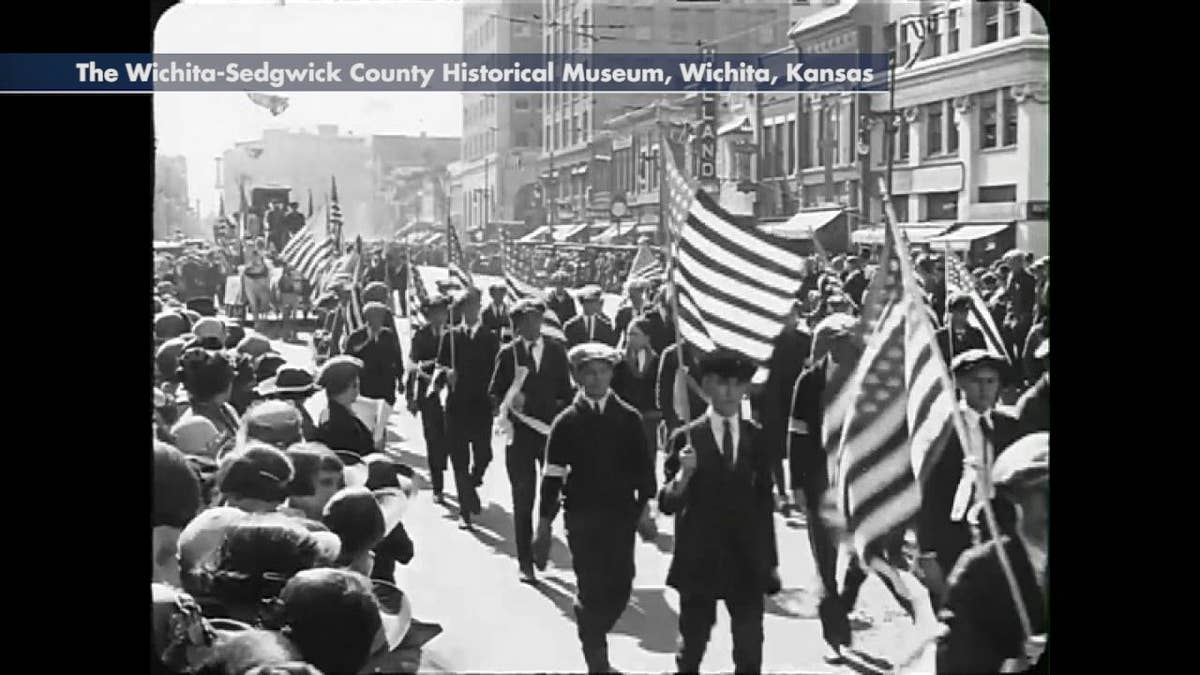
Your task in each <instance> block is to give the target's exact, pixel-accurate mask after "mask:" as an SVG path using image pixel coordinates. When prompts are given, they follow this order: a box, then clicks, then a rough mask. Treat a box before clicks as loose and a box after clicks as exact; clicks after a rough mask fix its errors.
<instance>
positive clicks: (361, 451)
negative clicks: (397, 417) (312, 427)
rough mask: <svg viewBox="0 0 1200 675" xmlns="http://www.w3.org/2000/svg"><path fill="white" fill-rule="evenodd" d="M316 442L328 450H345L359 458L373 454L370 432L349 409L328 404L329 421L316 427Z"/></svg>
mask: <svg viewBox="0 0 1200 675" xmlns="http://www.w3.org/2000/svg"><path fill="white" fill-rule="evenodd" d="M316 440H317V442H319V443H324V444H325V445H328V446H329V449H330V450H345V451H347V452H353V453H355V454H357V455H359V456H363V455H369V454H371V453H372V452H375V437H374V436H372V435H371V430H370V429H368V428H367V425H365V424H363V422H362V420H360V419H358V416H357V415H355V414H354V412H353V411H351V410H350V409H348V408H346V407H344V406H342V405H341V404H340V403H336V402H334V401H330V402H329V419H327V420H325V421H324V422H322V423H321V425H320V426H318V427H317V434H316Z"/></svg>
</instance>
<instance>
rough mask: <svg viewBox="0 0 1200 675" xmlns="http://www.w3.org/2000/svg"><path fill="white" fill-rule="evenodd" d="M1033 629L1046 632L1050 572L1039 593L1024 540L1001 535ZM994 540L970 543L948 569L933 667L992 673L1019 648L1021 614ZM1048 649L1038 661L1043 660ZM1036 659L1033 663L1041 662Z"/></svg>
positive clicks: (944, 670)
mask: <svg viewBox="0 0 1200 675" xmlns="http://www.w3.org/2000/svg"><path fill="white" fill-rule="evenodd" d="M1001 541H1002V542H1003V545H1004V552H1005V553H1007V554H1008V560H1009V562H1010V564H1011V565H1012V571H1013V576H1014V577H1016V580H1017V588H1018V589H1020V593H1021V598H1022V600H1023V601H1024V603H1025V610H1026V611H1027V612H1029V624H1030V629H1031V630H1032V631H1033V633H1034V634H1038V635H1048V634H1049V632H1050V610H1049V604H1048V602H1047V598H1048V597H1049V593H1048V591H1049V573H1048V570H1047V582H1046V585H1047V589H1046V591H1047V592H1045V593H1043V591H1042V589H1041V588H1040V587H1039V586H1038V584H1037V579H1036V577H1035V576H1034V571H1033V566H1032V565H1031V564H1030V562H1029V555H1028V553H1027V552H1026V551H1025V546H1024V545H1023V544H1022V543H1021V542H1020V540H1019V539H1016V538H1015V537H1011V536H1006V537H1002V538H1001ZM996 546H997V544H996V542H994V541H992V542H988V543H986V544H981V545H979V546H975V547H973V548H971V549H970V550H968V551H966V552H965V553H963V554H962V557H961V558H960V559H959V561H958V565H957V566H955V568H954V571H953V572H952V573H951V574H950V578H949V585H950V592H949V594H948V596H947V598H946V605H945V607H944V608H943V609H942V611H941V612H940V615H939V618H940V619H941V620H942V622H943V623H945V624H946V627H947V628H948V629H949V630H948V631H947V632H946V633H945V634H943V635H942V637H941V638H940V639H939V640H938V646H937V672H938V673H955V674H956V675H957V674H959V673H964V674H969V673H996V672H999V671H1000V667H1001V665H1002V664H1003V663H1004V661H1005V660H1007V659H1010V658H1017V657H1020V656H1021V655H1022V654H1023V652H1024V638H1023V637H1022V634H1021V620H1020V618H1018V616H1017V609H1016V606H1015V605H1014V603H1013V600H1012V595H1011V591H1009V586H1008V582H1007V581H1006V580H1005V576H1004V571H1003V569H1002V568H1001V567H1000V559H999V556H998V555H997V554H996V550H995V549H996ZM1048 652H1049V648H1048V647H1047V651H1046V652H1043V654H1042V661H1048V658H1047V656H1048ZM1042 661H1039V663H1038V666H1039V667H1040V666H1041V665H1042Z"/></svg>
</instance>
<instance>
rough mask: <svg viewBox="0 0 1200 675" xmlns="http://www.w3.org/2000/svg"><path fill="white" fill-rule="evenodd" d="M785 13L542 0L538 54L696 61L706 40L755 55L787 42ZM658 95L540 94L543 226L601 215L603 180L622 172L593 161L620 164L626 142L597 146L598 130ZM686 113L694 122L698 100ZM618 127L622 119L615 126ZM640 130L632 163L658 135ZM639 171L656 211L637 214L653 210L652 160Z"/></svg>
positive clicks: (744, 1)
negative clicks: (666, 56)
mask: <svg viewBox="0 0 1200 675" xmlns="http://www.w3.org/2000/svg"><path fill="white" fill-rule="evenodd" d="M788 11H789V6H788V5H787V4H786V3H783V2H755V1H753V0H723V1H722V2H719V3H664V2H658V1H656V0H640V1H628V2H612V1H607V2H605V1H601V0H542V3H541V13H540V16H541V17H543V19H544V21H545V24H544V29H543V35H542V49H541V51H542V53H544V54H547V55H549V56H551V57H554V56H560V57H561V56H564V55H565V56H570V55H577V56H596V55H602V54H647V53H648V54H654V53H682V54H694V53H697V52H698V50H699V46H700V44H701V43H703V44H705V45H709V46H711V47H713V48H715V49H716V50H718V51H720V52H724V53H749V54H757V53H762V52H765V51H769V50H770V49H771V48H772V47H773V46H775V45H778V44H781V43H782V42H783V41H784V40H785V37H784V36H785V34H786V32H787V28H788ZM659 98H660V96H659V95H656V94H626V93H622V94H604V93H599V94H597V93H595V92H592V91H590V89H589V88H588V86H587V85H586V84H580V85H579V86H577V87H574V88H571V89H561V90H549V91H545V92H543V94H542V110H543V114H542V130H541V136H542V155H541V160H542V167H543V171H542V173H541V179H542V182H543V191H544V193H545V194H547V195H548V196H549V200H548V203H549V204H553V205H555V206H556V207H557V208H551V209H549V214H548V215H549V216H550V218H549V220H551V221H552V222H553V223H566V222H572V221H583V220H588V219H592V218H595V217H596V215H597V214H600V213H603V212H605V211H607V210H608V208H607V205H608V204H610V203H611V200H612V195H611V194H609V193H608V186H607V185H606V183H607V177H608V175H612V176H617V175H620V174H619V173H618V172H619V169H617V168H616V165H614V166H613V167H612V168H611V169H610V171H608V172H604V171H596V170H595V169H594V168H593V167H595V166H596V162H597V161H599V162H607V161H609V160H606V159H597V158H605V157H613V158H614V161H619V160H617V159H616V158H617V157H618V156H619V153H621V152H622V151H624V150H628V149H629V148H630V147H631V146H630V145H627V144H626V140H625V138H624V137H623V133H624V132H621V133H616V134H614V136H613V138H612V141H611V142H605V141H601V142H596V141H597V132H598V130H601V129H603V128H605V126H604V125H605V123H606V122H607V121H608V120H610V119H612V118H615V117H617V118H619V117H621V116H622V115H624V114H625V113H628V112H630V111H631V110H639V109H643V108H645V107H646V106H649V105H651V104H652V103H653V102H654V101H655V100H657V99H659ZM675 98H676V99H680V98H683V97H682V96H677V97H675ZM692 106H693V109H694V110H695V112H694V115H695V116H697V117H698V116H699V105H698V101H696V102H695V103H693V104H692ZM628 121H629V120H627V122H628ZM624 125H625V122H621V123H618V125H617V127H618V128H620V127H623V126H624ZM640 133H642V135H643V140H644V141H645V142H646V144H645V145H642V146H639V150H638V154H639V156H640V153H641V152H642V150H643V149H644V150H645V151H646V152H647V153H648V154H652V153H653V152H654V148H655V147H657V140H656V139H655V140H652V139H651V136H652V135H653V134H655V133H656V132H654V131H652V130H646V129H643V130H642V131H641V132H640ZM625 154H626V155H629V154H630V153H628V152H627V153H625ZM626 161H627V160H626ZM639 161H640V160H639ZM635 164H636V162H635ZM644 170H645V171H647V172H649V175H648V176H647V178H646V180H647V181H648V183H649V186H648V189H647V190H646V193H647V194H648V195H649V194H653V195H654V196H653V197H647V199H653V200H654V202H653V204H654V206H652V207H651V206H646V207H645V209H643V210H653V211H655V212H656V211H657V210H658V208H657V176H656V171H657V168H656V167H655V163H654V162H647V163H646V165H645V169H644Z"/></svg>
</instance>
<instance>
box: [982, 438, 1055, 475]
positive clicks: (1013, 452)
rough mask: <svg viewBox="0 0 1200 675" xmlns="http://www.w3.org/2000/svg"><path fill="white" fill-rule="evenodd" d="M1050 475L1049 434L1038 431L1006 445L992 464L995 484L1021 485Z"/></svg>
mask: <svg viewBox="0 0 1200 675" xmlns="http://www.w3.org/2000/svg"><path fill="white" fill-rule="evenodd" d="M1049 475H1050V434H1049V433H1048V432H1044V431H1043V432H1038V433H1036V434H1029V435H1027V436H1023V437H1021V438H1020V439H1019V440H1017V442H1015V443H1013V444H1012V445H1010V446H1008V449H1007V450H1005V451H1004V452H1003V453H1002V454H1001V455H1000V456H999V457H997V458H996V463H995V464H993V465H992V483H994V484H995V485H996V486H1008V487H1022V486H1025V485H1030V484H1032V483H1035V482H1037V481H1039V480H1041V479H1043V478H1046V477H1048V476H1049Z"/></svg>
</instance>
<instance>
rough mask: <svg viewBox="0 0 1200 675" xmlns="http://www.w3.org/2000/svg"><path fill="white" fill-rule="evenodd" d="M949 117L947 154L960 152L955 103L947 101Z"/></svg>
mask: <svg viewBox="0 0 1200 675" xmlns="http://www.w3.org/2000/svg"><path fill="white" fill-rule="evenodd" d="M946 105H947V110H949V117H948V118H947V120H946V121H947V124H946V152H948V153H956V152H958V122H957V121H955V119H954V101H952V100H951V101H946Z"/></svg>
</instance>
